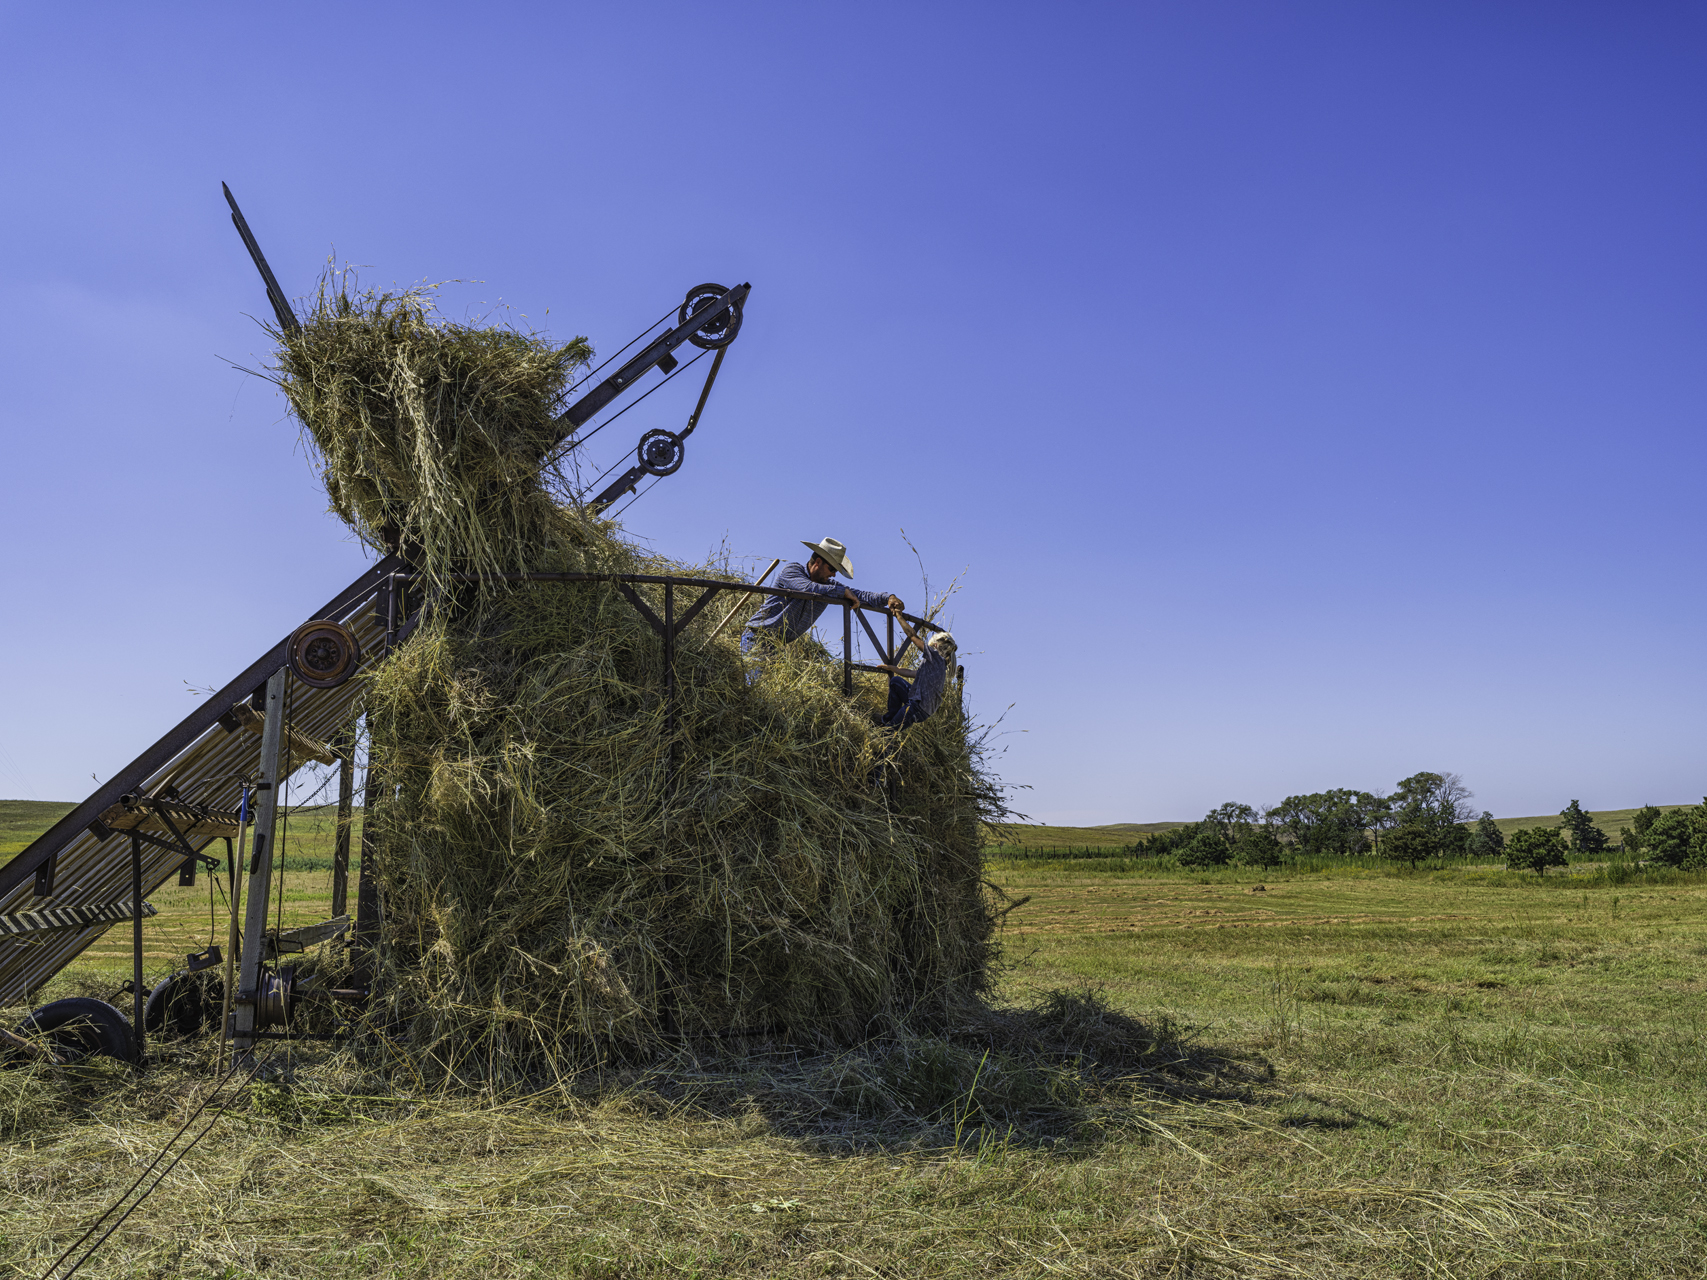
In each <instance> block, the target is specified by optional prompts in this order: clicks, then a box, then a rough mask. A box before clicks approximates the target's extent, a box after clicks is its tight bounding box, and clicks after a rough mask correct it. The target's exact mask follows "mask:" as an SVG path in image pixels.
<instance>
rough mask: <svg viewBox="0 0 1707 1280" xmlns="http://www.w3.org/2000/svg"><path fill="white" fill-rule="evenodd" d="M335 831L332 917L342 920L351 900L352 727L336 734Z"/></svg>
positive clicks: (354, 795)
mask: <svg viewBox="0 0 1707 1280" xmlns="http://www.w3.org/2000/svg"><path fill="white" fill-rule="evenodd" d="M335 750H336V751H337V752H338V829H337V833H336V835H335V836H334V837H333V844H332V914H333V915H335V916H341V915H343V914H344V910H345V908H346V907H347V906H348V905H349V898H350V811H351V809H352V808H353V807H354V803H355V798H356V734H355V726H354V725H345V726H344V727H343V728H342V729H340V730H339V731H338V737H337V742H336V747H335Z"/></svg>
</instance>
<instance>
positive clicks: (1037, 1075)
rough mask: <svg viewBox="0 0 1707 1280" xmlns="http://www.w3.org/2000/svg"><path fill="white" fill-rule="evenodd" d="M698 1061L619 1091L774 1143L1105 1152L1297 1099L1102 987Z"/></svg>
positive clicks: (1241, 1061) (1255, 1065)
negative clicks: (831, 1040)
mask: <svg viewBox="0 0 1707 1280" xmlns="http://www.w3.org/2000/svg"><path fill="white" fill-rule="evenodd" d="M685 1059H687V1055H683V1057H682V1058H680V1059H676V1060H673V1061H669V1062H661V1063H659V1064H657V1065H656V1066H654V1067H652V1068H650V1069H648V1070H645V1071H637V1072H631V1073H625V1074H624V1075H623V1077H622V1078H620V1079H616V1080H608V1081H606V1082H605V1087H610V1086H611V1085H613V1084H614V1085H616V1086H617V1087H618V1088H626V1089H630V1090H635V1091H644V1092H646V1093H649V1094H651V1095H653V1096H655V1097H656V1098H658V1099H659V1101H660V1102H661V1103H662V1104H663V1105H666V1106H673V1107H675V1106H681V1107H689V1108H692V1109H695V1110H699V1111H701V1112H704V1113H709V1114H712V1115H718V1116H730V1115H740V1114H749V1115H751V1114H756V1115H757V1116H760V1117H762V1118H763V1120H764V1122H765V1123H766V1124H767V1125H768V1126H769V1127H770V1128H771V1130H772V1131H773V1132H776V1133H778V1134H781V1135H783V1136H787V1137H791V1138H795V1139H799V1140H802V1141H804V1142H807V1143H809V1144H810V1145H812V1146H813V1147H814V1148H815V1149H817V1150H820V1151H823V1152H844V1153H865V1152H871V1151H876V1150H889V1151H896V1150H924V1149H951V1148H952V1149H962V1150H973V1151H977V1150H985V1149H988V1148H990V1147H991V1146H993V1145H994V1146H1003V1147H1015V1148H1032V1149H1037V1148H1045V1149H1052V1150H1055V1151H1057V1152H1059V1153H1061V1154H1089V1153H1090V1152H1092V1151H1094V1150H1095V1149H1096V1148H1097V1147H1099V1146H1101V1145H1102V1143H1103V1142H1104V1141H1105V1140H1107V1139H1110V1138H1114V1137H1117V1136H1118V1137H1122V1138H1131V1137H1133V1136H1134V1135H1137V1136H1139V1137H1140V1138H1141V1137H1142V1136H1143V1135H1146V1134H1149V1135H1152V1136H1157V1137H1163V1138H1167V1137H1169V1135H1171V1132H1172V1128H1174V1127H1178V1126H1180V1125H1187V1126H1190V1125H1191V1124H1193V1123H1194V1122H1195V1119H1196V1118H1197V1117H1198V1115H1199V1113H1205V1112H1207V1111H1222V1112H1224V1111H1225V1109H1227V1108H1241V1107H1268V1106H1275V1105H1278V1104H1279V1103H1281V1102H1282V1101H1284V1099H1285V1098H1287V1097H1296V1096H1297V1095H1296V1094H1295V1093H1293V1092H1292V1091H1290V1090H1283V1089H1281V1088H1280V1087H1279V1086H1278V1085H1277V1084H1276V1083H1275V1080H1274V1070H1273V1068H1272V1067H1271V1066H1270V1065H1269V1064H1268V1063H1267V1062H1266V1061H1264V1060H1262V1059H1260V1058H1256V1057H1252V1056H1249V1055H1242V1054H1239V1053H1236V1052H1234V1051H1231V1050H1228V1049H1222V1048H1217V1047H1215V1046H1210V1045H1204V1044H1200V1043H1198V1042H1197V1041H1196V1040H1195V1039H1194V1038H1193V1036H1192V1035H1191V1033H1190V1031H1189V1030H1188V1029H1186V1028H1183V1027H1181V1026H1179V1025H1178V1024H1176V1023H1174V1022H1172V1021H1170V1020H1166V1019H1159V1020H1156V1021H1153V1022H1144V1021H1141V1020H1139V1019H1137V1018H1133V1017H1131V1016H1129V1015H1127V1014H1124V1013H1120V1012H1118V1011H1116V1010H1114V1009H1112V1008H1111V1007H1110V1006H1109V1005H1108V1003H1107V1002H1106V1001H1105V1000H1104V999H1103V998H1102V996H1101V995H1100V993H1098V992H1097V991H1096V990H1094V989H1084V990H1079V991H1072V992H1067V991H1052V992H1049V993H1047V994H1045V995H1044V996H1043V997H1042V998H1041V999H1039V1000H1038V1001H1037V1002H1036V1003H1035V1004H1032V1005H1030V1006H1028V1007H1024V1008H989V1007H982V1008H978V1009H974V1010H968V1011H967V1012H966V1013H965V1014H964V1015H963V1016H961V1017H959V1018H956V1019H954V1020H952V1021H951V1022H950V1023H949V1024H948V1025H945V1026H940V1027H935V1028H931V1029H929V1030H924V1031H902V1032H898V1033H895V1034H891V1035H886V1036H882V1037H878V1038H875V1039H872V1040H868V1041H865V1042H863V1043H861V1044H858V1045H855V1046H853V1047H851V1048H847V1049H843V1050H840V1051H837V1052H827V1053H805V1052H779V1051H776V1050H774V1049H772V1050H769V1051H765V1050H763V1049H762V1048H760V1047H759V1046H756V1045H755V1046H747V1047H746V1050H745V1052H737V1051H736V1048H735V1047H734V1046H728V1047H721V1048H719V1049H717V1050H716V1051H715V1052H714V1053H712V1054H700V1055H698V1056H694V1057H692V1059H691V1062H690V1061H688V1060H685ZM1360 1122H1361V1118H1350V1119H1347V1120H1346V1121H1345V1124H1346V1125H1347V1126H1351V1125H1355V1124H1357V1123H1360Z"/></svg>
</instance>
